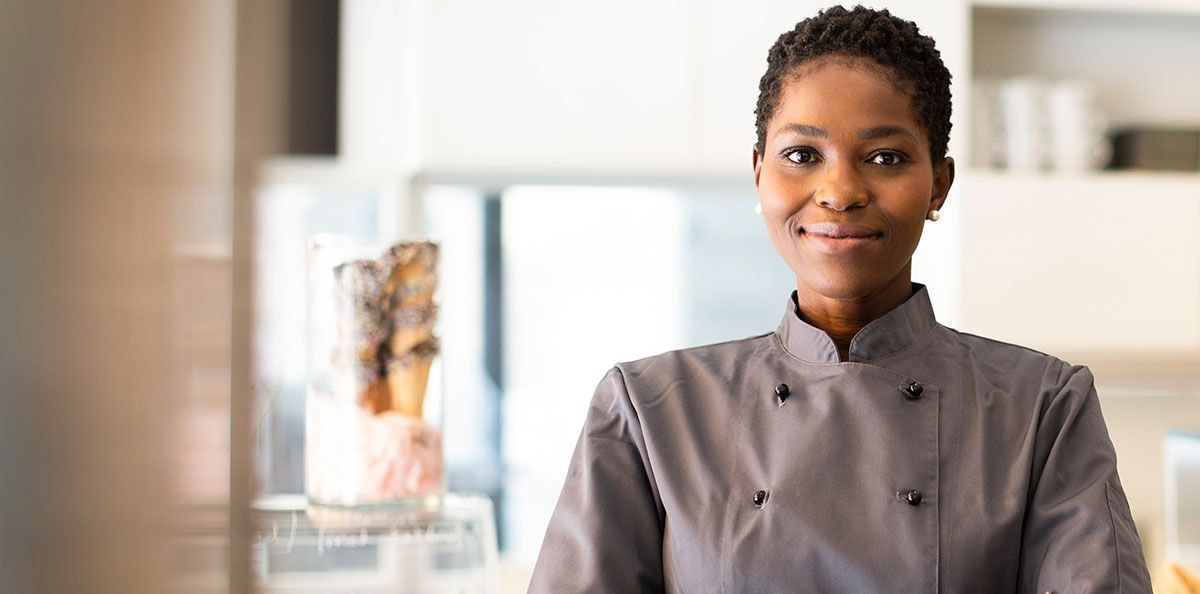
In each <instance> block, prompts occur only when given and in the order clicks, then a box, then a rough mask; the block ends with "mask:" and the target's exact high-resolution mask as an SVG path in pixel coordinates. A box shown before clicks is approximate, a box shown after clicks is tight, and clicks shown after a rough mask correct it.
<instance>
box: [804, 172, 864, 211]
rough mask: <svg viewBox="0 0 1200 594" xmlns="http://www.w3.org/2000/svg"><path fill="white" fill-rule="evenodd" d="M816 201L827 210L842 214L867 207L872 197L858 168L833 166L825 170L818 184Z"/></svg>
mask: <svg viewBox="0 0 1200 594" xmlns="http://www.w3.org/2000/svg"><path fill="white" fill-rule="evenodd" d="M814 199H815V200H816V201H817V204H819V205H821V206H823V207H825V208H828V209H830V210H836V211H839V212H841V211H845V210H850V209H852V208H862V207H864V206H866V205H867V203H868V202H870V195H869V192H867V187H866V184H865V183H863V179H862V176H861V175H860V174H859V172H858V170H857V169H856V168H854V167H853V166H851V165H833V166H831V167H827V168H826V169H825V173H824V176H823V177H822V178H821V179H820V181H819V182H818V184H817V188H816V193H815V195H814Z"/></svg>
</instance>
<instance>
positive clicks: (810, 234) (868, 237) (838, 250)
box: [800, 223, 883, 255]
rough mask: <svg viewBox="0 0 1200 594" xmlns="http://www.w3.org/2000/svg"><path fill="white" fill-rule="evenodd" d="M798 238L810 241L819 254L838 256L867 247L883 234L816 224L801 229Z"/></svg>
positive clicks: (868, 229)
mask: <svg viewBox="0 0 1200 594" xmlns="http://www.w3.org/2000/svg"><path fill="white" fill-rule="evenodd" d="M800 236H801V237H803V238H805V239H807V240H808V241H811V242H812V244H813V246H814V247H816V249H817V250H818V251H820V252H824V253H826V254H832V255H840V254H847V253H850V252H853V251H856V250H859V249H862V248H864V247H866V246H869V245H871V244H872V243H874V242H875V241H876V240H877V239H879V238H881V237H882V236H883V234H882V233H880V232H878V231H875V230H874V229H870V228H867V227H862V226H859V225H837V224H831V223H816V224H813V225H809V226H805V227H802V228H801V229H800Z"/></svg>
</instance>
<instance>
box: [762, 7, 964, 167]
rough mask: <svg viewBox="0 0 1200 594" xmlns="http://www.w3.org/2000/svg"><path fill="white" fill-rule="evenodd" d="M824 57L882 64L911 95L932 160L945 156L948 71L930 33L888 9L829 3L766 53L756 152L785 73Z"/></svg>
mask: <svg viewBox="0 0 1200 594" xmlns="http://www.w3.org/2000/svg"><path fill="white" fill-rule="evenodd" d="M824 57H833V58H848V59H866V60H868V61H870V62H874V63H875V64H876V65H878V66H881V67H883V69H884V71H885V72H887V73H888V74H889V75H890V77H891V78H892V80H893V82H895V83H896V84H897V86H898V87H899V88H900V89H901V90H903V91H904V92H906V93H908V95H909V96H910V97H911V98H912V102H913V109H914V111H916V113H917V118H918V119H919V120H920V122H921V125H922V126H924V128H925V133H926V134H927V135H928V136H929V154H930V157H931V158H932V159H933V162H934V163H935V164H936V163H939V162H941V161H942V160H944V159H945V157H946V148H947V144H948V143H949V141H950V108H951V106H950V71H949V70H948V69H947V68H946V65H945V64H943V63H942V54H941V52H939V51H938V50H937V48H936V47H934V42H933V39H932V38H930V37H928V36H926V35H922V34H921V31H920V30H919V29H918V28H917V25H916V24H915V23H913V22H912V21H906V20H904V19H901V18H898V17H896V16H893V15H892V14H891V13H890V12H888V11H887V9H883V10H873V9H870V8H864V7H863V6H861V5H860V6H855V7H854V8H853V9H850V10H846V9H845V8H843V7H841V6H833V7H830V8H826V9H825V10H822V11H821V12H820V13H818V14H817V16H815V17H812V18H809V19H806V20H803V21H800V22H799V23H797V24H796V28H795V29H793V30H791V31H788V32H786V33H784V34H783V35H780V36H779V39H778V40H776V41H775V45H773V46H771V51H770V52H769V53H768V54H767V71H766V72H765V73H764V74H763V76H762V79H761V80H760V81H759V83H758V106H757V108H755V110H754V115H755V122H754V123H755V126H756V127H757V128H758V152H759V154H762V153H763V152H764V151H765V149H766V141H767V122H768V121H769V120H770V119H771V116H773V115H774V114H775V110H776V108H778V107H779V98H780V95H781V94H782V92H783V85H784V83H785V82H786V81H787V79H788V78H789V77H791V76H794V75H795V73H796V68H797V67H798V66H801V65H802V64H805V63H807V62H810V61H812V60H815V59H818V58H824Z"/></svg>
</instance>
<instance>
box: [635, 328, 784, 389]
mask: <svg viewBox="0 0 1200 594" xmlns="http://www.w3.org/2000/svg"><path fill="white" fill-rule="evenodd" d="M772 336H774V333H773V332H767V333H764V334H758V335H755V336H749V337H746V338H741V339H736V340H726V341H722V342H715V343H710V344H704V345H700V346H693V347H687V348H681V349H674V350H670V351H666V352H662V353H658V354H656V355H651V356H649V357H643V358H641V359H634V360H631V361H624V362H620V363H617V364H616V365H615V368H616V369H617V370H618V371H620V373H621V374H622V375H623V376H624V378H625V380H626V382H653V383H659V382H664V381H665V382H673V381H678V380H681V379H686V378H688V377H696V376H708V377H712V376H725V377H729V376H731V375H733V374H734V373H735V372H736V370H737V368H738V366H739V365H741V364H744V363H745V362H746V361H747V359H751V358H754V357H755V356H756V355H757V354H761V353H763V352H765V351H767V350H769V349H770V348H771V345H772Z"/></svg>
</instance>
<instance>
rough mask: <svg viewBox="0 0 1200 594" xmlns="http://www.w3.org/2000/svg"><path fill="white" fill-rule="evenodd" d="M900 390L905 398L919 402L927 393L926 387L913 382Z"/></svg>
mask: <svg viewBox="0 0 1200 594" xmlns="http://www.w3.org/2000/svg"><path fill="white" fill-rule="evenodd" d="M900 390H901V391H902V392H904V397H905V398H907V399H909V400H917V399H919V398H921V393H922V392H924V391H925V386H922V385H921V384H920V383H918V382H912V383H910V384H908V385H907V386H902V387H901V388H900Z"/></svg>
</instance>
